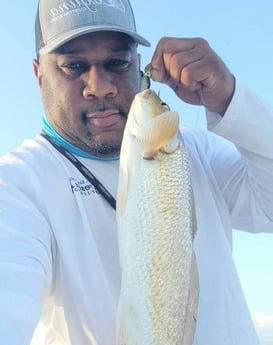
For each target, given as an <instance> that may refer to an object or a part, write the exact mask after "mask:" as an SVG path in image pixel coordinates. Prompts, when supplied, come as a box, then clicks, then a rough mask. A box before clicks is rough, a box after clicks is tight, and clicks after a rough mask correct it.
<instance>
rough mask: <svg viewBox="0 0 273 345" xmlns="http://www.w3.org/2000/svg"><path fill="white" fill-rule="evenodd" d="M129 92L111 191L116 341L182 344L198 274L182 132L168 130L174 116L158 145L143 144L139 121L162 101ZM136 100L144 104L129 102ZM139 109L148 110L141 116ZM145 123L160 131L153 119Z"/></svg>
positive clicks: (190, 323) (187, 336) (189, 338)
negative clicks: (116, 249) (116, 255)
mask: <svg viewBox="0 0 273 345" xmlns="http://www.w3.org/2000/svg"><path fill="white" fill-rule="evenodd" d="M137 97H139V98H140V99H138V98H137ZM137 97H136V99H135V101H134V103H133V105H132V108H131V110H130V113H129V116H128V121H127V125H126V129H125V132H124V139H123V145H122V151H121V171H122V172H121V174H120V181H119V191H118V198H117V206H118V215H117V219H118V231H119V245H120V261H121V269H122V283H121V296H120V301H119V308H118V309H119V310H118V323H117V345H176V344H177V345H190V344H192V342H193V335H194V328H195V318H196V312H197V301H198V279H197V278H198V277H197V268H196V263H195V259H194V252H193V238H194V235H195V215H194V202H193V196H192V189H191V178H190V168H189V162H188V156H187V152H186V150H185V147H184V144H183V140H182V138H179V137H178V136H177V135H174V134H175V133H176V132H177V129H178V123H177V124H176V127H175V126H174V132H173V133H172V132H171V131H170V133H169V134H167V133H166V136H167V138H166V139H165V144H166V145H165V144H164V145H165V146H164V145H163V148H162V147H161V151H159V150H158V149H157V151H155V152H153V151H154V148H152V150H151V149H150V147H149V145H147V142H146V141H148V140H149V135H148V136H147V137H145V135H144V138H143V137H142V136H143V132H145V130H146V127H145V121H148V122H149V120H151V121H153V119H154V117H155V116H157V115H160V114H161V112H163V111H165V112H166V109H165V108H162V106H161V107H158V109H156V110H154V109H153V107H152V106H153V103H151V104H150V103H149V100H150V98H152V100H153V101H154V98H155V99H156V100H157V99H158V98H157V96H156V95H155V94H154V93H153V91H151V90H149V91H144V93H141V94H140V95H139V96H137ZM143 98H144V101H143ZM141 100H142V101H143V102H144V108H143V107H139V106H138V104H135V103H136V102H141ZM147 107H148V109H147ZM149 107H152V113H149V111H150V109H149ZM167 110H168V109H167ZM140 111H142V112H144V113H145V111H146V112H147V111H148V115H147V118H145V116H143V114H140V115H139V112H140ZM153 111H155V114H154V113H153ZM167 112H168V111H167ZM172 121H173V119H172ZM142 123H143V126H142ZM161 125H162V124H161ZM163 127H164V129H166V124H164V126H163ZM151 128H152V129H153V131H155V130H158V131H161V132H162V128H158V127H157V126H155V128H153V126H151ZM151 128H149V130H151ZM163 132H164V131H163ZM166 132H168V130H166ZM139 136H140V137H139ZM151 140H152V139H151ZM160 140H161V141H162V138H160ZM163 142H164V141H163ZM168 144H170V147H168ZM143 146H144V147H145V150H146V151H147V149H148V152H153V158H154V159H143V158H142V156H143V155H144V156H145V155H146V154H147V152H146V151H145V150H144V152H143ZM161 146H162V144H161ZM164 148H166V150H167V151H171V152H167V153H166V152H165V151H164ZM149 154H150V153H149ZM149 158H151V157H149ZM124 180H125V181H124ZM124 185H125V186H126V188H125V189H124ZM124 193H125V194H126V196H125V197H124Z"/></svg>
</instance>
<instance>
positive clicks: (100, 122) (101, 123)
mask: <svg viewBox="0 0 273 345" xmlns="http://www.w3.org/2000/svg"><path fill="white" fill-rule="evenodd" d="M120 118H121V114H120V111H119V110H117V109H107V110H105V111H97V112H94V113H88V114H87V115H86V119H88V120H89V121H90V122H91V123H92V125H94V126H96V127H99V128H103V127H110V126H113V125H115V124H116V123H117V122H119V121H120Z"/></svg>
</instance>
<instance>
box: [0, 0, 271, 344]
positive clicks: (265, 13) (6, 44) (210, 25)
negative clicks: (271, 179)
mask: <svg viewBox="0 0 273 345" xmlns="http://www.w3.org/2000/svg"><path fill="white" fill-rule="evenodd" d="M131 3H132V6H133V8H134V9H135V15H136V21H137V27H138V31H139V33H140V34H143V35H144V36H146V38H147V39H149V40H150V42H151V43H152V47H151V48H141V49H140V52H141V54H142V63H143V66H144V65H145V64H147V63H148V62H149V60H150V58H151V56H152V53H153V50H154V48H155V45H156V43H157V41H158V40H159V39H160V38H161V37H162V36H176V37H197V36H199V37H203V38H205V39H207V40H208V41H209V43H210V45H211V46H212V47H213V48H214V49H215V50H216V52H217V53H218V55H219V56H221V57H222V59H223V60H224V62H225V63H226V64H227V66H228V67H229V68H230V70H231V71H232V72H233V74H234V75H235V76H236V78H237V79H239V80H240V81H242V82H243V83H245V84H246V85H248V86H249V87H250V88H252V89H253V90H254V91H255V92H256V93H257V94H258V95H259V96H260V97H261V98H262V99H264V101H265V102H266V103H268V104H269V106H270V107H272V109H273V97H272V92H273V86H272V83H271V78H272V76H273V60H272V55H273V20H272V13H273V4H272V3H271V1H270V0H259V1H256V0H253V1H246V0H241V1H238V0H237V1H235V0H229V1H226V2H222V1H216V0H206V1H204V0H202V1H201V0H196V1H183V0H173V1H164V0H162V1H161V2H160V5H159V1H156V0H146V1H143V0H131ZM36 4H37V0H27V1H18V0H9V1H4V2H2V3H1V21H0V39H1V47H2V48H1V54H0V61H1V64H0V76H1V77H0V97H1V102H0V119H1V127H0V154H2V153H4V152H6V151H7V150H10V149H12V148H13V147H15V146H16V145H18V144H19V143H20V142H21V141H22V140H23V139H24V138H26V137H31V136H33V135H34V134H35V133H36V132H37V131H39V129H40V123H41V115H42V113H43V108H42V104H41V101H40V96H39V90H38V87H37V84H36V80H35V78H34V76H33V71H32V64H31V61H32V58H33V57H34V55H35V50H34V30H33V28H34V16H35V11H36ZM152 87H153V88H154V89H155V90H156V91H160V94H161V97H162V98H163V99H164V100H165V101H166V102H167V103H168V104H169V105H171V107H172V108H173V109H175V110H179V112H180V114H181V123H182V125H183V126H184V125H186V126H191V127H205V122H204V111H203V109H202V108H200V107H194V106H190V105H186V104H183V103H182V102H181V101H179V100H178V99H176V97H175V96H174V94H173V93H172V91H169V90H168V89H167V88H166V87H164V86H162V85H160V84H157V83H153V84H152ZM272 135H273V134H272ZM234 233H235V236H234V258H235V261H236V264H237V268H238V271H239V275H240V277H241V281H242V285H243V288H244V291H245V295H246V298H247V301H248V304H249V307H250V310H251V312H252V314H253V317H254V319H255V322H256V325H257V328H258V331H259V333H260V336H261V345H270V344H271V345H272V344H273V298H272V291H273V251H272V248H273V236H272V235H266V234H260V235H250V234H243V233H239V232H238V231H234Z"/></svg>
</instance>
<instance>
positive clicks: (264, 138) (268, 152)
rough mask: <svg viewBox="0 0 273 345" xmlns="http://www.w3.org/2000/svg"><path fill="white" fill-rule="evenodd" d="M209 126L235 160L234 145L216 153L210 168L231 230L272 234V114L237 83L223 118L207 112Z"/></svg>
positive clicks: (220, 149) (232, 151)
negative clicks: (221, 139)
mask: <svg viewBox="0 0 273 345" xmlns="http://www.w3.org/2000/svg"><path fill="white" fill-rule="evenodd" d="M207 121H208V129H209V130H210V131H212V132H214V133H215V134H217V135H218V136H221V137H224V138H225V139H227V140H228V141H229V142H230V143H232V145H235V147H236V148H237V150H236V151H237V154H236V153H234V152H235V150H234V147H232V145H229V146H228V145H227V146H226V147H225V148H223V149H222V147H221V145H219V147H215V148H214V149H215V152H216V154H214V158H213V163H212V164H213V165H214V171H215V175H216V178H217V180H218V182H219V185H220V188H221V189H222V193H223V195H224V198H225V200H226V202H227V204H228V206H229V210H230V214H231V216H232V221H233V224H232V225H233V226H234V228H239V229H242V230H246V231H250V232H259V231H261V232H273V208H272V205H273V113H272V110H271V109H269V107H267V106H266V105H265V104H264V103H263V102H262V101H261V100H260V99H259V98H258V97H257V96H255V95H254V94H253V93H252V92H251V91H250V90H249V89H247V88H246V87H244V86H243V85H241V84H240V83H238V82H237V83H236V89H235V93H234V96H233V99H232V101H231V103H230V105H229V107H228V109H227V111H226V113H225V115H224V117H223V118H222V117H221V116H220V115H219V114H216V113H211V112H209V111H207ZM219 143H220V142H218V144H219ZM215 145H217V141H216V142H215Z"/></svg>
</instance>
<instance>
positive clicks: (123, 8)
mask: <svg viewBox="0 0 273 345" xmlns="http://www.w3.org/2000/svg"><path fill="white" fill-rule="evenodd" d="M96 31H116V32H122V33H125V34H127V35H129V36H131V37H132V38H133V39H134V40H135V42H136V43H139V44H141V45H143V46H146V47H149V46H150V43H149V42H148V41H147V40H146V39H145V38H144V37H142V36H140V35H139V34H138V33H137V32H136V25H135V18H134V14H133V10H132V7H131V4H130V2H129V1H128V0H39V3H38V9H37V15H36V21H35V37H36V53H37V55H43V54H47V53H50V52H52V51H53V50H55V49H56V48H58V47H60V46H62V45H63V44H64V43H66V42H68V41H70V40H72V39H73V38H76V37H78V36H81V35H84V34H87V33H89V32H96Z"/></svg>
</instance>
